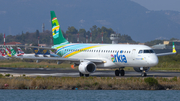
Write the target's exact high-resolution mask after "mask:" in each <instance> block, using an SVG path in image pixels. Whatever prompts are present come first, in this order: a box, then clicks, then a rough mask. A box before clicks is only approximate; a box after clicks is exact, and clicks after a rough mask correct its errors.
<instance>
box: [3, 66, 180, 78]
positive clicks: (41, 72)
mask: <svg viewBox="0 0 180 101" xmlns="http://www.w3.org/2000/svg"><path fill="white" fill-rule="evenodd" d="M0 73H1V74H5V73H6V74H7V73H9V74H11V75H13V76H20V75H21V76H22V75H23V74H25V75H26V76H58V77H79V71H78V70H73V69H72V70H64V69H48V68H45V69H44V68H40V69H36V68H32V69H31V68H2V67H0ZM90 75H91V76H96V77H115V74H114V70H96V71H95V72H94V73H92V74H90ZM175 76H177V77H180V72H168V71H149V72H147V77H175ZM120 77H121V76H120ZM124 77H141V73H138V72H135V71H125V76H124Z"/></svg>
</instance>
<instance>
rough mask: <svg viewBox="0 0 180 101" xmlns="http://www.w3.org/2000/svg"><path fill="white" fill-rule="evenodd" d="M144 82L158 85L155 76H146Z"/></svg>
mask: <svg viewBox="0 0 180 101" xmlns="http://www.w3.org/2000/svg"><path fill="white" fill-rule="evenodd" d="M144 81H145V83H147V84H148V85H150V86H156V85H158V81H157V80H156V79H155V78H152V77H148V78H145V79H144Z"/></svg>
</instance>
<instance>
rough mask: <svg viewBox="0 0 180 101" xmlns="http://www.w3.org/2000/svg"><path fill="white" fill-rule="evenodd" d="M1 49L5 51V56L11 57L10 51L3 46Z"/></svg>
mask: <svg viewBox="0 0 180 101" xmlns="http://www.w3.org/2000/svg"><path fill="white" fill-rule="evenodd" d="M3 47H4V49H5V50H6V53H7V55H8V56H9V57H11V51H10V50H9V49H8V48H6V47H5V46H3Z"/></svg>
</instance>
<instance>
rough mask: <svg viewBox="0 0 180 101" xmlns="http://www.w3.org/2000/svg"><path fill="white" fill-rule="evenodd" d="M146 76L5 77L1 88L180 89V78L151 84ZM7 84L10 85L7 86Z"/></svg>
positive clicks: (159, 79)
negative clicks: (146, 80) (147, 81)
mask: <svg viewBox="0 0 180 101" xmlns="http://www.w3.org/2000/svg"><path fill="white" fill-rule="evenodd" d="M144 79H146V78H137V77H129V78H119V77H117V78H116V77H88V78H85V77H40V76H37V77H36V78H34V77H8V78H7V77H3V78H0V89H63V90H72V89H79V90H160V89H167V88H168V89H172V90H180V79H179V78H178V77H174V78H151V79H154V80H157V82H158V84H155V85H153V84H152V85H149V84H148V83H146V82H145V80H144ZM5 84H6V85H8V87H5Z"/></svg>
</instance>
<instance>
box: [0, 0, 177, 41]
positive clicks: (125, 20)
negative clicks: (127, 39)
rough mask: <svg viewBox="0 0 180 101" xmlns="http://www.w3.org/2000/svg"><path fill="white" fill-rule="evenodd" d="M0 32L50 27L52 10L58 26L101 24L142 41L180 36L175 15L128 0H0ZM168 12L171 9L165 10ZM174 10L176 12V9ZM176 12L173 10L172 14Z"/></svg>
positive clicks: (16, 31)
mask: <svg viewBox="0 0 180 101" xmlns="http://www.w3.org/2000/svg"><path fill="white" fill-rule="evenodd" d="M0 2H1V3H0V22H1V23H0V26H1V29H0V33H3V32H5V33H7V34H12V35H16V34H21V33H22V31H23V32H27V31H28V32H34V31H36V30H37V29H38V30H40V31H42V24H43V23H44V24H45V29H48V30H51V23H50V11H51V10H54V11H55V12H56V16H57V18H58V20H59V22H60V25H61V28H62V30H64V31H66V30H67V28H68V26H74V27H75V28H77V29H80V28H84V29H86V30H90V28H91V27H92V26H93V25H97V26H98V27H102V26H105V27H107V28H112V29H113V30H114V31H116V32H118V33H121V34H127V35H129V36H131V37H132V39H133V40H135V41H139V42H145V41H150V40H154V39H156V38H159V37H165V38H169V39H170V38H172V37H175V38H180V36H179V33H180V23H177V22H176V21H177V20H178V17H177V16H176V17H177V18H176V19H173V18H172V16H171V15H170V16H168V15H167V14H166V11H150V10H148V9H146V8H144V7H143V6H141V5H139V4H137V3H135V2H133V1H131V0H52V1H49V0H35V1H34V0H12V1H9V0H0ZM169 12H171V11H169ZM176 13H177V12H176ZM176 15H177V14H176Z"/></svg>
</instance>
